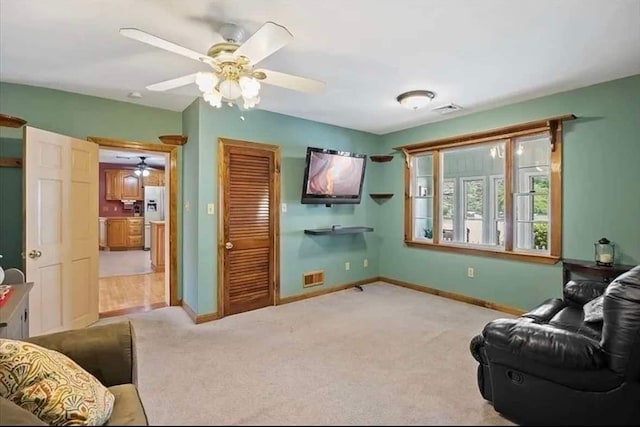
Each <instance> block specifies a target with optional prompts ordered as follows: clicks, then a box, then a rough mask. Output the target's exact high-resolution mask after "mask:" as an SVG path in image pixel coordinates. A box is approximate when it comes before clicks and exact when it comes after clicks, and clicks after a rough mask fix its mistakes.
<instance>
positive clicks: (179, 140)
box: [158, 135, 188, 145]
mask: <svg viewBox="0 0 640 427" xmlns="http://www.w3.org/2000/svg"><path fill="white" fill-rule="evenodd" d="M158 138H159V139H160V141H162V143H163V144H169V145H184V144H186V143H187V138H188V137H186V136H184V135H160V136H159V137H158Z"/></svg>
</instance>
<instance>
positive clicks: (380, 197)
mask: <svg viewBox="0 0 640 427" xmlns="http://www.w3.org/2000/svg"><path fill="white" fill-rule="evenodd" d="M369 197H371V198H372V199H374V200H387V199H390V198H392V197H393V193H369Z"/></svg>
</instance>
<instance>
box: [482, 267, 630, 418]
mask: <svg viewBox="0 0 640 427" xmlns="http://www.w3.org/2000/svg"><path fill="white" fill-rule="evenodd" d="M603 292H604V301H603V320H602V321H601V322H597V323H589V322H584V321H583V318H584V313H583V305H584V304H585V303H586V302H588V301H590V300H592V299H594V298H596V297H598V296H600V295H601V294H602V293H603ZM563 296H564V298H562V299H560V298H554V299H549V300H547V301H545V302H543V303H542V304H541V305H540V306H538V307H537V308H535V309H534V310H532V311H530V312H528V313H526V314H523V315H522V316H521V317H519V318H517V319H497V320H494V321H492V322H490V323H488V324H487V325H486V326H485V328H484V330H483V331H482V334H481V335H478V336H476V337H474V338H473V339H472V340H471V354H472V355H473V357H474V358H475V359H476V360H477V361H478V362H479V364H480V365H479V366H478V386H479V388H480V393H481V394H482V396H483V397H484V398H485V399H486V400H488V401H490V402H491V403H492V404H493V407H494V409H495V410H496V411H498V412H500V413H501V414H502V415H504V416H505V417H507V418H509V419H511V420H513V421H515V422H517V423H519V424H536V425H551V424H554V425H604V424H606V425H630V424H633V425H640V265H639V266H637V267H635V268H633V269H632V270H630V271H628V272H626V273H624V274H622V275H620V276H618V277H617V278H616V279H615V280H614V281H612V282H611V283H610V284H607V283H603V282H595V281H586V280H585V281H571V282H569V283H567V284H566V286H565V288H564V290H563Z"/></svg>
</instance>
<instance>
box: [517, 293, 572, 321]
mask: <svg viewBox="0 0 640 427" xmlns="http://www.w3.org/2000/svg"><path fill="white" fill-rule="evenodd" d="M566 306H567V305H566V304H565V302H564V301H562V300H561V299H560V298H550V299H548V300H545V301H544V302H543V303H542V304H540V305H539V306H537V307H536V308H534V309H533V310H531V311H529V312H527V313H525V314H523V315H522V317H526V318H529V319H532V320H534V321H536V322H540V323H545V322H548V321H549V320H551V318H552V317H553V316H555V315H556V314H558V312H559V311H560V310H562V309H563V308H565V307H566Z"/></svg>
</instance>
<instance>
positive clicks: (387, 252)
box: [0, 76, 640, 314]
mask: <svg viewBox="0 0 640 427" xmlns="http://www.w3.org/2000/svg"><path fill="white" fill-rule="evenodd" d="M639 100H640V76H633V77H629V78H625V79H620V80H616V81H612V82H607V83H603V84H599V85H595V86H591V87H587V88H582V89H578V90H574V91H570V92H565V93H561V94H556V95H552V96H547V97H543V98H538V99H535V100H531V101H527V102H523V103H519V104H513V105H510V106H506V107H501V108H496V109H493V110H489V111H484V112H479V113H474V114H470V115H466V116H462V117H452V118H451V119H448V120H445V121H442V122H437V123H432V124H428V125H424V126H418V127H415V128H412V129H407V130H404V131H401V132H395V133H391V134H388V135H384V136H377V135H372V134H368V133H364V132H359V131H354V130H350V129H345V128H340V127H336V126H330V125H325V124H321V123H317V122H312V121H308V120H303V119H298V118H294V117H289V116H284V115H280V114H275V113H271V112H267V111H261V110H255V111H250V112H245V113H244V116H245V118H246V120H244V121H241V120H240V118H239V116H240V113H239V112H238V110H237V109H231V108H227V107H225V108H222V109H220V110H218V109H214V108H211V107H210V106H208V105H207V104H205V103H203V102H202V100H200V99H198V100H196V101H194V103H193V104H191V105H190V106H189V107H188V108H187V109H185V111H184V112H182V113H177V112H170V111H165V110H160V109H156V108H149V107H142V106H138V105H133V104H129V103H126V102H118V101H111V100H106V99H101V98H95V97H90V96H84V95H77V94H72V93H67V92H61V91H57V90H51V89H43V88H36V87H29V86H22V85H15V84H7V83H0V112H2V113H5V114H10V115H14V116H18V117H22V118H24V119H26V120H27V121H28V122H29V123H28V124H29V125H30V126H35V127H39V128H42V129H47V130H51V131H54V132H59V133H62V134H66V135H70V136H74V137H77V138H86V137H87V136H102V137H111V138H117V139H127V140H139V141H149V142H158V140H157V136H158V135H162V134H173V133H180V132H182V133H183V134H185V135H187V136H188V137H189V142H188V143H187V144H186V145H185V146H184V147H182V148H181V149H179V159H178V166H179V168H180V179H179V188H180V189H181V191H180V193H181V194H182V195H183V196H184V197H183V198H180V199H179V200H178V206H180V207H182V208H181V209H179V213H178V217H179V221H178V222H179V224H178V227H179V228H178V230H180V231H181V232H180V233H178V234H179V236H178V239H179V242H178V246H179V248H180V249H181V250H180V253H181V254H182V256H179V257H178V260H179V277H180V278H181V279H183V285H179V290H178V292H179V297H180V296H181V297H183V298H184V300H185V302H187V304H189V306H191V307H192V308H193V309H194V310H195V311H197V313H199V314H206V313H211V312H214V311H216V305H217V259H216V257H217V237H218V236H217V214H216V215H214V216H212V215H208V214H207V204H208V203H215V204H216V208H217V207H218V206H217V205H218V202H219V201H218V194H217V173H218V171H217V147H218V138H219V137H227V138H232V139H240V140H248V141H254V142H264V143H269V144H276V145H279V146H280V147H281V155H282V202H283V203H287V207H288V209H287V212H286V213H281V227H280V228H281V242H280V243H281V283H280V286H281V295H282V296H283V297H286V296H291V295H296V294H300V293H304V292H310V291H315V290H318V289H319V288H309V289H304V288H302V285H301V276H302V273H303V272H305V271H309V270H318V269H321V270H325V273H326V284H325V285H324V286H323V288H330V287H332V286H337V285H338V284H343V283H347V282H352V281H356V280H360V279H364V278H369V277H373V276H378V275H382V276H388V277H391V278H395V279H399V280H405V281H408V282H412V283H417V284H424V285H426V286H430V287H435V288H438V289H443V290H448V291H453V292H459V293H462V294H465V295H469V296H474V297H477V298H482V299H485V300H489V301H495V302H499V303H503V304H507V305H510V306H514V307H519V308H523V309H528V308H530V307H533V306H534V305H536V304H538V303H539V302H540V301H542V300H543V299H545V298H548V297H551V296H558V295H559V294H560V290H561V271H560V265H559V264H557V265H554V266H547V265H540V264H531V263H524V262H518V261H506V260H499V259H494V258H486V257H477V256H469V255H457V254H451V253H443V252H438V251H431V250H423V249H413V248H408V247H406V246H405V245H404V243H403V235H404V230H403V220H402V218H403V194H404V182H403V162H404V159H403V156H401V155H400V154H398V153H396V152H394V151H393V150H392V148H393V147H395V146H398V145H403V144H407V143H411V142H419V141H427V140H431V139H438V138H444V137H449V136H455V135H460V134H464V133H469V132H476V131H482V130H487V129H491V128H496V127H500V126H506V125H511V124H516V123H522V122H526V121H530V120H536V119H541V118H545V117H550V116H554V115H560V114H567V113H573V114H575V115H577V116H578V119H577V120H574V121H572V122H567V123H566V125H565V143H564V147H563V156H564V164H563V169H564V171H563V178H564V180H563V194H564V200H563V208H564V209H563V223H564V224H563V227H564V229H563V256H564V257H565V258H579V259H591V258H592V257H593V242H595V241H596V240H597V239H599V238H600V237H602V236H606V237H608V238H609V239H611V240H612V241H613V242H615V243H616V245H617V246H616V249H617V251H618V253H619V254H620V256H619V258H618V261H619V262H622V263H628V264H638V263H640V226H639V225H638V220H639V218H640V191H639V190H638V183H640V167H638V158H640V142H639V141H638V137H637V135H638V130H639V129H638V126H639V124H638V123H639V117H640V101H639ZM0 138H2V140H0V144H2V146H1V147H0V155H3V156H19V155H20V150H21V147H20V144H19V143H18V140H17V139H19V138H21V131H20V130H13V129H7V128H0ZM7 141H8V142H7ZM307 146H319V147H326V148H337V149H342V150H351V151H356V152H361V153H366V154H387V153H396V155H395V156H394V159H393V160H392V161H391V162H389V163H372V162H368V163H367V172H366V174H365V185H364V189H363V199H362V203H361V204H360V205H355V206H354V205H344V206H334V207H332V208H326V207H325V206H324V205H302V204H301V203H300V192H301V185H302V178H303V173H304V157H305V153H306V147H307ZM16 150H17V151H16ZM0 172H1V173H2V175H0V196H1V199H0V200H1V201H2V202H0V227H1V228H0V236H9V237H7V238H3V239H2V242H1V243H0V250H3V249H2V248H3V246H2V245H5V246H6V242H8V241H14V240H15V241H18V240H16V239H19V240H21V237H20V236H21V230H19V227H16V226H15V224H13V223H12V222H11V220H16V221H18V222H16V224H17V223H19V222H21V218H19V219H17V215H19V214H18V213H16V211H15V209H14V208H15V206H11V205H10V204H7V203H6V202H5V200H19V191H18V188H17V187H16V185H15V184H13V183H14V182H17V181H16V178H17V175H16V172H18V174H19V171H17V170H14V169H4V170H1V169H0ZM11 173H13V175H14V176H11V175H10V174H11ZM369 192H376V193H383V192H391V193H394V197H393V198H392V199H390V200H387V201H385V202H382V203H376V202H374V201H373V200H372V199H371V198H369V197H368V196H367V194H368V193H369ZM11 209H14V210H13V211H12V210H11ZM183 217H184V221H183ZM3 218H10V220H8V221H6V220H4V219H3ZM11 224H13V225H11ZM332 224H342V225H345V226H348V225H369V226H373V227H375V231H374V232H373V233H363V234H356V235H343V236H333V237H331V236H309V235H305V234H304V233H303V230H304V229H305V228H317V227H326V226H329V225H332ZM14 234H15V235H14ZM364 258H368V260H369V267H368V268H367V269H365V268H364V267H363V264H362V262H363V259H364ZM346 261H349V262H350V263H351V270H350V271H345V270H344V263H345V262H346ZM3 265H4V264H3ZM183 265H184V268H183ZM467 267H474V268H475V278H474V279H469V278H467V277H466V271H467Z"/></svg>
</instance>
